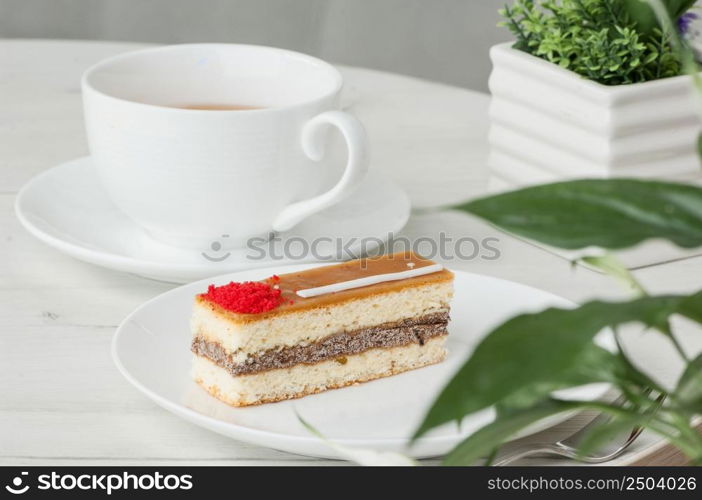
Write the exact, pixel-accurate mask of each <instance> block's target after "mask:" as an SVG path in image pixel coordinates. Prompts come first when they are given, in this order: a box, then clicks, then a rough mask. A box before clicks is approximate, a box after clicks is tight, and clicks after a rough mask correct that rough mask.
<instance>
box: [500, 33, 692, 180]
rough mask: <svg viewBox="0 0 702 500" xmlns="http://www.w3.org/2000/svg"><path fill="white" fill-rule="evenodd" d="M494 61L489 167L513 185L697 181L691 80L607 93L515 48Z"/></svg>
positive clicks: (618, 88)
mask: <svg viewBox="0 0 702 500" xmlns="http://www.w3.org/2000/svg"><path fill="white" fill-rule="evenodd" d="M511 45H512V44H510V43H508V44H500V45H496V46H494V47H492V49H491V50H490V58H491V59H492V63H493V71H492V74H491V75H490V91H491V92H492V102H491V105H490V166H491V168H492V171H493V173H494V174H495V176H497V177H498V178H500V179H502V180H503V181H506V182H507V183H508V184H511V185H525V184H533V183H541V182H551V181H554V180H559V179H569V178H582V177H600V178H606V177H649V178H661V179H670V180H686V179H695V178H697V177H698V176H700V173H702V166H701V165H700V160H699V157H698V154H697V137H698V134H699V132H700V129H701V128H702V127H701V121H700V118H699V115H698V107H697V102H696V99H695V98H694V97H693V90H692V79H691V78H690V77H687V76H679V77H675V78H667V79H662V80H656V81H652V82H646V83H639V84H633V85H620V86H611V87H610V86H606V85H601V84H599V83H596V82H592V81H590V80H586V79H584V78H583V77H581V76H580V75H577V74H576V73H573V72H572V71H569V70H566V69H564V68H561V67H559V66H557V65H555V64H552V63H550V62H548V61H545V60H543V59H540V58H538V57H535V56H532V55H530V54H527V53H525V52H522V51H519V50H516V49H513V48H511Z"/></svg>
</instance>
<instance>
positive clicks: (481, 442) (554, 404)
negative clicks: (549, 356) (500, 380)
mask: <svg viewBox="0 0 702 500" xmlns="http://www.w3.org/2000/svg"><path fill="white" fill-rule="evenodd" d="M573 409H574V406H573V405H571V404H570V403H567V402H563V401H546V402H544V403H542V404H540V405H538V406H535V407H533V408H530V409H528V410H523V411H520V412H517V413H513V414H509V415H503V416H500V417H498V418H496V419H495V421H493V422H492V423H490V424H487V425H486V426H484V427H482V428H481V429H479V430H478V431H476V432H474V433H473V434H471V435H470V436H468V437H467V438H466V439H465V440H463V441H462V442H461V443H460V444H459V445H458V446H456V447H455V448H454V449H453V450H452V451H451V453H449V454H448V455H447V456H446V458H445V459H444V465H472V464H473V462H475V461H476V460H478V459H479V458H482V457H484V456H486V455H488V454H489V453H490V452H491V451H492V450H493V449H494V448H495V447H496V446H499V445H500V444H501V443H502V442H504V441H505V440H507V439H509V438H510V437H511V436H514V435H515V434H516V433H518V432H519V431H521V430H522V429H525V428H526V427H528V426H529V425H531V424H533V423H534V422H538V421H539V420H542V419H544V418H546V417H550V416H551V415H556V414H558V413H563V412H566V411H570V410H573Z"/></svg>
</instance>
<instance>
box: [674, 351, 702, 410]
mask: <svg viewBox="0 0 702 500" xmlns="http://www.w3.org/2000/svg"><path fill="white" fill-rule="evenodd" d="M674 394H675V400H676V401H677V402H678V403H679V404H680V405H681V406H683V407H684V408H686V409H687V410H689V411H692V412H694V413H702V354H700V355H699V356H697V357H696V358H695V359H693V360H692V361H690V363H688V365H687V367H686V368H685V371H684V372H683V374H682V375H681V376H680V380H678V384H677V387H676V388H675V393H674Z"/></svg>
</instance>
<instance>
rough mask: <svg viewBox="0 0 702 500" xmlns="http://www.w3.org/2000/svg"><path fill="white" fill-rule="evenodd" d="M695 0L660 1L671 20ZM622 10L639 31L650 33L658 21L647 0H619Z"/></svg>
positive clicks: (658, 23) (658, 26)
mask: <svg viewBox="0 0 702 500" xmlns="http://www.w3.org/2000/svg"><path fill="white" fill-rule="evenodd" d="M695 1H696V0H663V1H662V2H661V3H662V4H663V7H664V8H665V11H666V13H667V14H668V17H669V18H670V19H672V20H673V21H675V20H677V19H678V18H679V17H680V16H681V15H683V14H684V13H685V12H687V11H688V10H689V9H690V7H692V6H693V5H694V4H695ZM621 2H622V6H623V7H624V10H625V11H626V12H627V14H628V15H629V17H630V18H631V20H632V21H633V22H634V23H635V24H636V26H637V28H638V29H639V31H642V32H644V33H647V34H649V35H652V34H653V33H654V30H655V29H656V28H660V22H659V21H658V18H657V16H656V14H655V12H654V11H653V9H652V8H651V6H650V4H649V2H648V0H621Z"/></svg>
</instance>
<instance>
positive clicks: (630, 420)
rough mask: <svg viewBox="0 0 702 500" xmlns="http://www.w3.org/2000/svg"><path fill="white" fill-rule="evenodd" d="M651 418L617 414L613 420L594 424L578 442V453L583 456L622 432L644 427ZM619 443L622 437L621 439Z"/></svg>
mask: <svg viewBox="0 0 702 500" xmlns="http://www.w3.org/2000/svg"><path fill="white" fill-rule="evenodd" d="M650 419H651V415H650V414H647V415H640V414H637V413H633V412H632V413H631V414H629V415H626V416H618V417H616V418H614V419H613V420H611V421H609V422H606V423H603V424H600V425H596V426H595V427H593V428H592V429H590V430H589V431H587V433H586V434H585V436H584V437H583V438H582V440H581V441H580V442H579V443H578V455H579V456H581V457H585V456H587V455H590V454H593V453H595V452H597V451H599V450H600V448H602V447H603V446H604V445H606V444H608V443H611V442H612V441H613V440H615V439H617V438H618V437H620V436H622V434H624V433H627V432H630V431H632V430H633V429H634V428H635V427H645V426H646V423H648V421H649V420H650ZM620 442H621V443H623V442H624V439H621V441H620Z"/></svg>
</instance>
